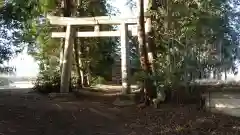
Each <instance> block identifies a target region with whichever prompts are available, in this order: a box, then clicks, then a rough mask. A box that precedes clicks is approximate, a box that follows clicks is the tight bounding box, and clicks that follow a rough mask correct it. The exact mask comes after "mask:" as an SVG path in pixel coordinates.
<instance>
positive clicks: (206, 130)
mask: <svg viewBox="0 0 240 135" xmlns="http://www.w3.org/2000/svg"><path fill="white" fill-rule="evenodd" d="M113 100H114V99H111V98H108V99H106V98H103V97H101V98H91V97H78V98H69V99H67V98H64V99H63V98H61V99H59V98H56V99H50V98H48V97H47V96H43V95H39V94H37V93H25V94H24V93H17V92H9V91H4V92H0V135H95V134H98V135H155V134H170V135H172V134H174V135H176V134H182V135H187V134H191V135H204V134H206V135H212V134H217V135H219V134H221V135H228V134H229V135H238V134H240V118H236V117H231V116H225V115H222V114H212V113H209V112H203V111H198V110H196V107H195V105H185V106H183V105H182V106H181V105H169V104H168V105H167V104H166V105H162V106H161V108H160V109H152V108H145V109H143V110H140V109H138V108H137V107H136V106H135V105H134V106H128V107H121V108H120V107H116V106H114V105H113V104H112V102H113Z"/></svg>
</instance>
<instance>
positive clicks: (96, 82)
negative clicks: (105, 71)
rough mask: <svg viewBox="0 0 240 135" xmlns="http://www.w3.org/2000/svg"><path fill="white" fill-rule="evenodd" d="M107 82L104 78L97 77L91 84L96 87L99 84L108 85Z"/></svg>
mask: <svg viewBox="0 0 240 135" xmlns="http://www.w3.org/2000/svg"><path fill="white" fill-rule="evenodd" d="M106 82H107V81H106V80H105V79H104V78H103V77H101V76H97V77H95V78H93V80H92V83H91V84H92V86H94V85H97V84H106Z"/></svg>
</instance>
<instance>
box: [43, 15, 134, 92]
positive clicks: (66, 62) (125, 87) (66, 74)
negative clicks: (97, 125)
mask: <svg viewBox="0 0 240 135" xmlns="http://www.w3.org/2000/svg"><path fill="white" fill-rule="evenodd" d="M47 18H48V19H49V20H50V23H51V24H52V25H61V26H66V27H67V29H66V32H52V37H53V38H65V48H64V56H63V67H62V71H61V86H60V92H62V93H64V92H69V84H70V83H69V82H70V76H71V69H72V61H73V58H72V53H73V39H74V38H80V37H120V39H121V73H122V93H123V94H128V93H129V92H130V82H129V72H130V68H129V66H130V57H129V44H128V43H129V40H128V36H129V35H128V25H136V24H137V22H138V19H137V18H118V17H109V16H100V17H84V18H74V17H58V16H47ZM101 24H107V25H120V30H118V31H99V25H101ZM76 25H85V26H95V30H94V31H89V32H88V31H87V32H79V31H74V30H73V27H72V26H76ZM132 36H137V31H136V30H135V31H134V30H133V31H132Z"/></svg>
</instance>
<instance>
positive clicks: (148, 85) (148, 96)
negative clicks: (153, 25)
mask: <svg viewBox="0 0 240 135" xmlns="http://www.w3.org/2000/svg"><path fill="white" fill-rule="evenodd" d="M144 24H145V23H144V0H139V22H138V42H139V51H140V52H139V54H140V62H141V66H142V68H143V71H144V72H145V74H146V75H147V77H146V78H145V79H144V82H143V84H144V85H143V87H144V88H142V89H141V90H142V91H144V92H142V93H144V95H143V97H142V100H143V101H144V103H145V105H149V104H150V102H151V101H152V98H153V97H152V86H153V83H152V81H151V80H150V78H149V75H151V68H150V66H149V61H148V55H147V48H146V38H145V28H144Z"/></svg>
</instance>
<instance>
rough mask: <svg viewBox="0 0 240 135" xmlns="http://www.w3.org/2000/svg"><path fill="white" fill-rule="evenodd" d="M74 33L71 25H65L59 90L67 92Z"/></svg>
mask: <svg viewBox="0 0 240 135" xmlns="http://www.w3.org/2000/svg"><path fill="white" fill-rule="evenodd" d="M74 37H75V35H74V34H73V27H71V25H67V29H66V35H65V45H64V54H63V67H62V73H61V84H60V92H61V93H67V92H69V88H70V81H71V80H70V78H71V71H72V63H73V56H72V53H73V39H74Z"/></svg>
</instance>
